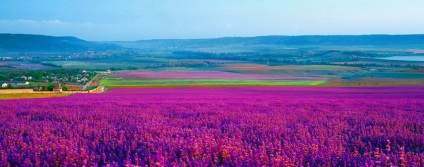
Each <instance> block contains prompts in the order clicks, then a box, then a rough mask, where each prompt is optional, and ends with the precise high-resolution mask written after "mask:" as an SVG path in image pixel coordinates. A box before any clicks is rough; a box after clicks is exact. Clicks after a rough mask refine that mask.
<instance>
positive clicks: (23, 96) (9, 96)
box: [0, 93, 70, 100]
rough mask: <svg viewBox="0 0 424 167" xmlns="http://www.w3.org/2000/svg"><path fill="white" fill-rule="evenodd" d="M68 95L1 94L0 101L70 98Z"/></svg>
mask: <svg viewBox="0 0 424 167" xmlns="http://www.w3.org/2000/svg"><path fill="white" fill-rule="evenodd" d="M69 95H70V94H67V93H15V94H0V100H7V99H28V98H49V97H63V96H69Z"/></svg>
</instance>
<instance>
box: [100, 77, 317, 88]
mask: <svg viewBox="0 0 424 167" xmlns="http://www.w3.org/2000/svg"><path fill="white" fill-rule="evenodd" d="M324 82H325V81H324V80H318V81H316V80H228V79H127V78H107V79H105V80H103V81H102V83H101V84H100V85H102V86H108V87H181V86H182V87H185V86H295V85H296V86H313V85H319V84H323V83H324Z"/></svg>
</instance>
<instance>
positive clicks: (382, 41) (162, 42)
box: [114, 34, 424, 49]
mask: <svg viewBox="0 0 424 167" xmlns="http://www.w3.org/2000/svg"><path fill="white" fill-rule="evenodd" d="M114 43H116V44H119V45H122V46H125V47H131V48H140V49H142V48H154V47H160V46H161V47H205V46H220V45H222V46H224V45H246V46H248V45H337V46H344V45H345V46H349V45H374V46H388V45H424V35H422V34H418V35H305V36H258V37H224V38H213V39H158V40H139V41H133V42H114Z"/></svg>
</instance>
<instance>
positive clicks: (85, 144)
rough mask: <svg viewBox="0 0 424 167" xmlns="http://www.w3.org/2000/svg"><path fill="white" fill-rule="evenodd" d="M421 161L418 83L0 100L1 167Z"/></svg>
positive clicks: (422, 93) (423, 115)
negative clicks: (407, 84) (408, 85)
mask: <svg viewBox="0 0 424 167" xmlns="http://www.w3.org/2000/svg"><path fill="white" fill-rule="evenodd" d="M108 164H109V165H116V166H125V165H139V166H145V165H148V166H261V165H265V166H423V165H424V87H422V86H410V87H346V88H329V87H328V88H327V87H231V88H150V89H147V88H146V89H143V88H130V89H119V88H117V89H111V90H110V91H109V92H107V93H104V94H76V95H73V96H69V97H57V98H46V99H21V100H3V101H0V166H83V165H85V166H105V165H108Z"/></svg>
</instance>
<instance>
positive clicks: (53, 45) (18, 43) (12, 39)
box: [0, 34, 122, 52]
mask: <svg viewBox="0 0 424 167" xmlns="http://www.w3.org/2000/svg"><path fill="white" fill-rule="evenodd" d="M118 49H122V47H121V46H119V45H116V44H105V43H97V42H90V41H85V40H82V39H78V38H75V37H53V36H44V35H28V34H0V50H2V51H12V52H13V51H18V52H30V51H42V52H84V51H107V50H118Z"/></svg>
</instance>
